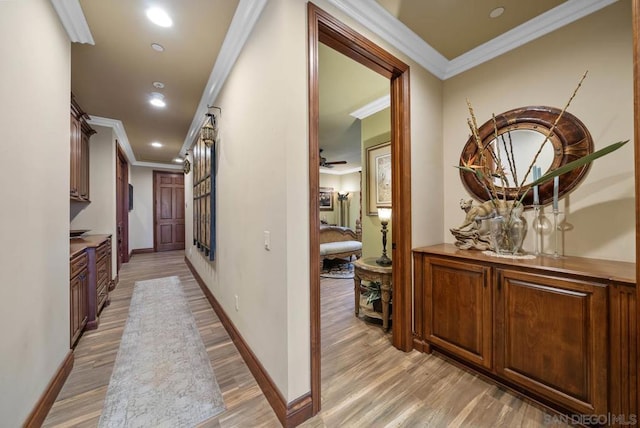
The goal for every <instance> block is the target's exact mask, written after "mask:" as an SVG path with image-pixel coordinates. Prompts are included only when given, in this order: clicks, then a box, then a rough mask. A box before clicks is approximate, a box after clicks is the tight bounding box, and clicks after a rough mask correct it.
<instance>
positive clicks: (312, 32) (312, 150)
mask: <svg viewBox="0 0 640 428" xmlns="http://www.w3.org/2000/svg"><path fill="white" fill-rule="evenodd" d="M307 20H308V33H307V41H308V55H309V56H308V60H309V63H308V66H309V227H310V232H309V235H310V236H309V243H310V251H309V254H310V260H309V263H310V305H311V308H310V314H311V332H310V336H311V399H312V403H313V404H312V414H314V415H315V414H316V413H318V412H319V411H320V384H321V376H320V365H321V362H320V357H321V355H320V352H321V348H320V266H319V263H318V260H319V259H320V216H319V187H320V172H319V170H318V168H317V167H315V166H316V165H318V164H319V162H320V159H319V153H320V152H319V143H318V129H319V88H318V43H320V42H322V43H324V44H325V45H327V46H329V47H331V48H332V49H335V50H337V51H338V52H340V53H342V54H344V55H346V56H347V57H349V58H351V59H353V60H355V61H356V62H358V63H360V64H362V65H364V66H365V67H368V68H370V69H371V70H373V71H375V72H377V73H378V74H381V75H382V76H384V77H386V78H388V79H389V80H390V95H391V176H392V184H391V185H392V199H391V202H392V203H391V205H392V207H393V211H392V222H391V226H392V236H393V242H392V244H391V249H392V250H391V252H392V255H393V257H392V258H393V304H394V308H393V315H394V319H393V339H392V343H393V346H395V347H396V348H398V349H400V350H403V351H410V350H411V349H412V342H411V315H412V300H411V285H412V276H411V140H410V135H411V131H410V114H409V108H410V99H409V66H408V65H406V64H405V63H403V62H402V61H400V60H399V59H397V58H396V57H395V56H393V55H391V54H390V53H389V52H387V51H385V50H384V49H382V48H381V47H379V46H377V45H376V44H375V43H373V42H371V41H370V40H368V39H367V38H365V37H363V36H362V35H360V34H359V33H357V32H356V31H354V30H353V29H351V28H350V27H348V26H346V25H345V24H343V23H342V22H341V21H339V20H338V19H336V18H334V17H333V16H331V15H329V14H328V13H326V12H325V11H323V10H322V9H320V8H318V7H317V6H316V5H314V4H313V3H308V5H307Z"/></svg>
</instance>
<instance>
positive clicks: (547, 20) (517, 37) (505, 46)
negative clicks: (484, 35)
mask: <svg viewBox="0 0 640 428" xmlns="http://www.w3.org/2000/svg"><path fill="white" fill-rule="evenodd" d="M616 1H618V0H569V1H567V2H565V3H562V4H561V5H559V6H556V7H555V8H553V9H551V10H548V11H547V12H545V13H543V14H541V15H538V16H536V17H535V18H533V19H531V20H529V21H527V22H525V23H524V24H521V25H519V26H517V27H515V28H513V29H512V30H510V31H507V32H506V33H504V34H501V35H499V36H498V37H496V38H494V39H492V40H489V41H488V42H486V43H484V44H482V45H480V46H478V47H476V48H474V49H472V50H470V51H468V52H466V53H464V54H462V55H460V56H458V57H456V58H454V59H452V60H451V61H449V65H448V66H447V72H446V73H445V76H444V79H445V80H446V79H448V78H450V77H453V76H455V75H457V74H460V73H462V72H464V71H467V70H469V69H471V68H473V67H475V66H477V65H480V64H482V63H484V62H487V61H489V60H491V59H493V58H496V57H498V56H500V55H502V54H504V53H506V52H509V51H511V50H513V49H515V48H517V47H520V46H522V45H524V44H526V43H529V42H530V41H532V40H535V39H537V38H539V37H542V36H544V35H545V34H549V33H551V32H552V31H555V30H557V29H558V28H561V27H564V26H565V25H567V24H570V23H572V22H574V21H577V20H578V19H580V18H582V17H585V16H587V15H589V14H591V13H593V12H596V11H598V10H600V9H602V8H603V7H606V6H609V5H610V4H612V3H615V2H616Z"/></svg>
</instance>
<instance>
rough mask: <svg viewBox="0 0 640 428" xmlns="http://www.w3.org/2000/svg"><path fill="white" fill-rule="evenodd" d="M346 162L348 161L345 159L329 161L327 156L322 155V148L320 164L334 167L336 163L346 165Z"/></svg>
mask: <svg viewBox="0 0 640 428" xmlns="http://www.w3.org/2000/svg"><path fill="white" fill-rule="evenodd" d="M345 163H347V161H344V160H342V161H334V162H327V158H325V157H324V156H322V149H320V166H322V167H324V168H333V166H334V165H344V164H345Z"/></svg>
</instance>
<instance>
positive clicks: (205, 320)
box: [44, 251, 558, 428]
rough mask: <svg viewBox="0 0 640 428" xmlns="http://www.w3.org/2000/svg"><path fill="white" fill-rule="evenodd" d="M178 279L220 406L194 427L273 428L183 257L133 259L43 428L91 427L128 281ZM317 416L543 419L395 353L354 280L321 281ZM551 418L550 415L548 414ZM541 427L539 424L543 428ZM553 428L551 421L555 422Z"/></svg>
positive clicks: (537, 422)
mask: <svg viewBox="0 0 640 428" xmlns="http://www.w3.org/2000/svg"><path fill="white" fill-rule="evenodd" d="M172 275H177V276H179V277H180V280H181V282H182V284H183V285H184V287H185V294H186V296H187V299H188V300H189V304H190V307H191V311H192V312H193V314H194V317H195V319H196V322H197V325H198V328H199V330H200V333H201V335H202V338H203V341H204V343H205V347H206V349H207V351H208V353H209V355H210V357H211V365H212V367H213V370H214V372H215V375H216V377H217V380H218V383H219V385H220V389H221V391H222V394H223V397H224V401H225V404H226V407H227V410H226V411H224V412H223V413H221V414H220V415H218V416H217V417H215V418H213V419H211V420H209V421H207V422H205V423H203V424H202V425H201V426H202V427H279V426H280V423H279V422H278V419H277V418H276V416H275V413H274V412H273V410H272V409H271V407H270V406H269V404H268V402H267V400H266V399H265V397H264V394H263V393H262V391H261V390H260V388H259V387H258V385H257V383H256V381H255V379H254V378H253V376H252V375H251V373H250V372H249V369H248V368H247V366H246V364H245V363H244V361H243V360H242V358H241V357H240V354H239V353H238V351H237V350H236V348H235V346H234V345H233V343H232V341H231V339H230V338H229V336H228V335H227V333H226V331H225V330H224V328H223V326H222V324H221V323H220V321H219V320H218V317H217V316H216V314H215V313H214V312H213V310H212V309H211V306H210V305H209V302H208V301H207V300H206V298H205V297H204V295H203V294H202V291H201V290H200V288H199V287H198V284H197V283H196V281H195V280H194V278H193V276H192V275H191V273H190V272H189V270H188V268H187V266H186V265H185V263H184V252H183V251H172V252H164V253H150V254H136V255H135V256H134V257H133V258H132V259H131V261H130V262H129V263H127V264H125V265H123V267H122V270H121V271H120V283H119V285H118V287H117V288H116V289H115V290H114V291H113V292H112V293H111V305H110V306H109V307H107V308H105V310H104V311H103V312H102V316H101V319H100V326H99V327H98V329H97V330H94V331H89V332H85V334H84V335H83V336H82V338H81V339H80V341H79V343H78V346H77V348H76V351H75V364H74V367H73V371H72V372H71V374H70V376H69V378H68V380H67V382H66V384H65V386H64V388H63V389H62V391H61V392H60V395H59V396H58V399H57V401H56V402H55V404H54V406H53V408H52V409H51V412H50V413H49V415H48V417H47V419H46V421H45V424H44V426H45V427H72V426H73V427H95V426H97V423H98V419H99V418H100V412H101V411H102V405H103V401H104V397H105V395H106V391H107V386H108V383H109V378H110V376H111V371H112V369H113V363H114V361H115V357H116V354H117V351H118V347H119V345H120V337H121V335H122V331H123V328H124V324H125V321H126V318H127V314H128V310H129V302H130V299H131V294H132V291H133V284H134V282H135V281H140V280H145V279H151V278H159V277H165V276H172ZM321 287H322V411H321V412H320V413H319V414H318V415H316V416H315V417H313V418H312V419H310V420H308V421H306V422H305V423H304V424H302V425H301V426H303V427H313V428H323V427H356V428H360V427H387V426H401V427H418V426H419V427H445V426H452V427H453V426H464V427H499V426H504V427H538V426H543V425H545V424H544V421H545V419H544V418H545V413H543V412H542V411H541V410H539V409H538V408H536V407H534V406H532V405H530V404H528V403H527V402H524V401H522V400H520V399H518V398H516V397H514V396H513V395H512V394H510V393H507V392H505V391H503V390H501V389H498V388H497V387H495V386H493V385H491V384H488V383H486V382H484V381H483V380H481V379H479V378H478V377H477V376H475V375H473V374H470V373H468V372H466V371H463V370H460V369H458V368H457V367H455V366H453V365H452V364H449V363H447V362H445V361H444V360H443V359H442V358H440V357H438V356H435V355H426V354H421V353H419V352H417V351H413V352H410V353H404V352H401V351H398V350H396V349H395V348H393V347H391V346H390V335H389V333H387V334H385V333H383V332H382V330H381V328H380V327H379V326H378V325H376V324H368V323H365V322H362V321H360V320H358V319H356V318H355V317H354V315H353V280H350V279H322V282H321ZM548 418H549V419H550V417H549V416H548ZM546 426H548V424H547V425H546ZM554 426H558V425H554Z"/></svg>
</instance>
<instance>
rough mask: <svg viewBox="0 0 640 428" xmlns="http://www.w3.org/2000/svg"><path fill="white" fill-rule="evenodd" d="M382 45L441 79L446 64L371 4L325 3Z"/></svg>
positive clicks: (363, 0)
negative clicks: (369, 32)
mask: <svg viewBox="0 0 640 428" xmlns="http://www.w3.org/2000/svg"><path fill="white" fill-rule="evenodd" d="M328 1H329V3H330V4H332V5H333V6H335V7H337V8H338V9H339V10H340V11H342V12H344V13H346V14H347V15H348V16H350V17H351V18H353V19H354V20H356V22H358V23H360V24H361V25H363V26H365V27H366V28H368V29H369V30H371V31H373V32H374V33H375V34H377V35H378V36H379V37H381V38H382V39H383V40H384V41H385V42H387V43H389V44H390V45H391V46H393V47H395V48H396V49H398V50H399V51H400V52H402V53H403V54H405V55H407V56H408V57H409V58H411V59H412V60H414V61H415V62H417V63H418V64H420V65H421V66H422V67H424V68H425V69H426V70H428V71H430V72H431V73H433V74H434V75H435V76H436V77H438V78H440V79H443V78H444V75H445V72H446V70H447V65H448V63H449V61H448V60H447V58H446V57H444V56H443V55H442V54H441V53H440V52H438V51H437V50H435V49H434V48H432V47H431V45H429V44H428V43H426V42H425V41H424V40H422V39H421V38H420V37H419V36H418V35H417V34H416V33H414V32H413V31H411V30H410V29H409V28H408V27H407V26H406V25H404V24H403V23H401V22H400V21H399V20H398V19H396V18H395V17H394V16H393V15H391V14H390V13H389V12H387V10H386V9H385V8H383V7H382V6H380V5H379V4H378V3H377V2H375V1H374V0H328Z"/></svg>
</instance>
